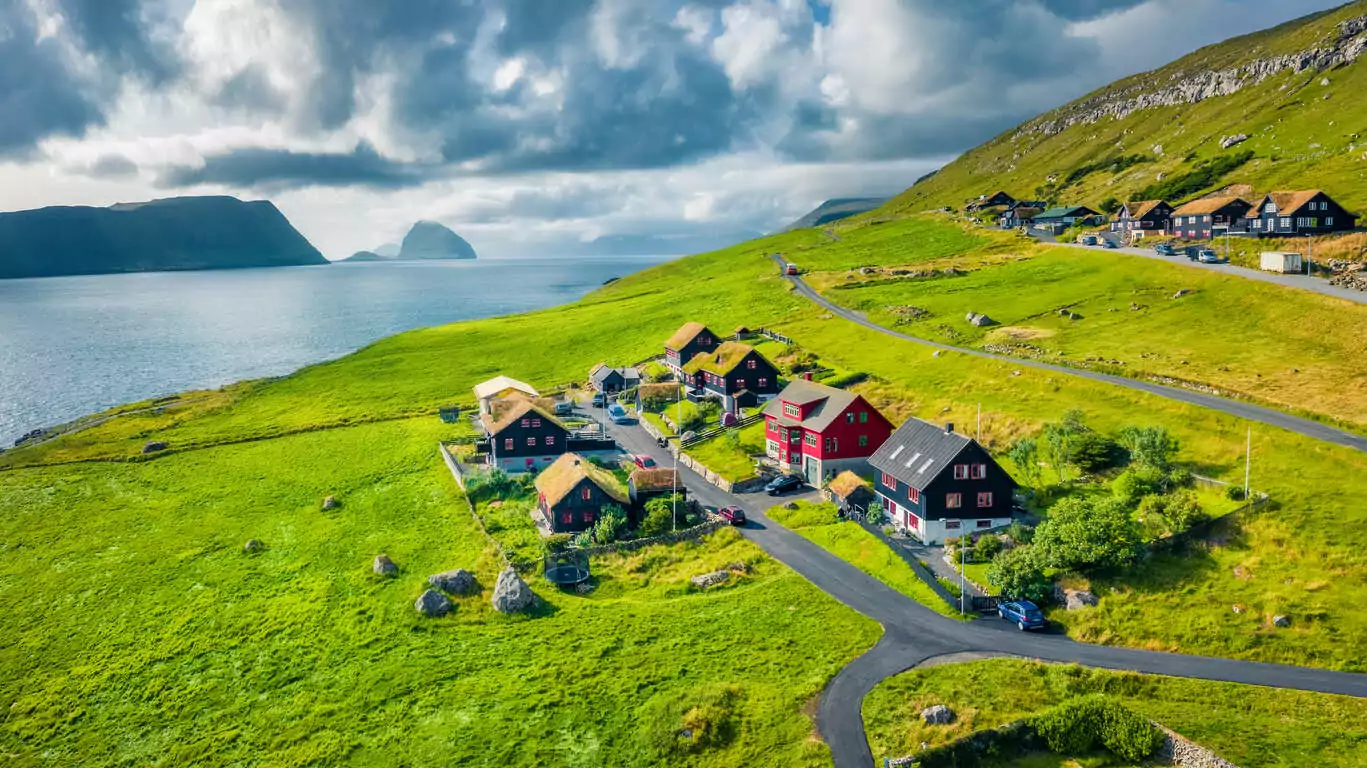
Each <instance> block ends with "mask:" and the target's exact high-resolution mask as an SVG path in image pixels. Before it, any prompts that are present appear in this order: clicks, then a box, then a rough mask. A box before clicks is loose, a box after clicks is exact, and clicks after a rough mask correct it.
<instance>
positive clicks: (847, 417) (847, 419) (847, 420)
mask: <svg viewBox="0 0 1367 768" xmlns="http://www.w3.org/2000/svg"><path fill="white" fill-rule="evenodd" d="M845 423H846V424H853V423H854V411H850V412H849V413H847V414H845Z"/></svg>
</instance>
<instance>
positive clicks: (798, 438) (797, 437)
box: [788, 429, 802, 445]
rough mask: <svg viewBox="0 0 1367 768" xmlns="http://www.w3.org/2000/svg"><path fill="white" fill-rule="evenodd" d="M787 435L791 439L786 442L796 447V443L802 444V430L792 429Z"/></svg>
mask: <svg viewBox="0 0 1367 768" xmlns="http://www.w3.org/2000/svg"><path fill="white" fill-rule="evenodd" d="M789 434H790V435H792V437H791V439H789V440H788V442H790V443H792V444H793V445H797V444H798V443H800V442H802V430H800V429H794V430H793V431H792V432H790V433H789Z"/></svg>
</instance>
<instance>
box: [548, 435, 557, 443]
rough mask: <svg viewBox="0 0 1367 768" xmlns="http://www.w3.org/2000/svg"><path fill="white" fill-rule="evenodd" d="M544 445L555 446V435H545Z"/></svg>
mask: <svg viewBox="0 0 1367 768" xmlns="http://www.w3.org/2000/svg"><path fill="white" fill-rule="evenodd" d="M546 445H555V435H546Z"/></svg>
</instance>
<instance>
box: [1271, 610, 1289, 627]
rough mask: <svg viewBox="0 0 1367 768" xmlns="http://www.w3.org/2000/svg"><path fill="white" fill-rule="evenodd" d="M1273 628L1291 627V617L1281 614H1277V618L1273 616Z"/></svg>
mask: <svg viewBox="0 0 1367 768" xmlns="http://www.w3.org/2000/svg"><path fill="white" fill-rule="evenodd" d="M1272 626H1274V627H1289V626H1291V617H1290V616H1287V615H1285V614H1280V613H1279V614H1277V615H1276V616H1273V617H1272Z"/></svg>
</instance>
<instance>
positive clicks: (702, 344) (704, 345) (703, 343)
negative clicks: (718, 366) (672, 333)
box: [665, 330, 721, 368]
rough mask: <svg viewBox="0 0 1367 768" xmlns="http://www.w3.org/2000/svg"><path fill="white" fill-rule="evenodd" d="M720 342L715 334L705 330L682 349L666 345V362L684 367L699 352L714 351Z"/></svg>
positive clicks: (673, 365)
mask: <svg viewBox="0 0 1367 768" xmlns="http://www.w3.org/2000/svg"><path fill="white" fill-rule="evenodd" d="M720 343H721V342H720V340H719V339H717V337H716V335H715V334H713V333H712V332H711V331H707V330H705V331H703V332H701V333H699V334H698V335H697V336H694V337H693V340H692V341H690V342H688V343H687V344H685V345H684V346H683V348H682V349H677V350H676V349H670V348H669V347H665V363H666V364H667V365H669V366H671V367H674V368H682V367H683V366H684V365H686V364H687V363H688V361H689V360H692V359H693V358H694V356H696V355H697V354H698V353H699V352H712V351H713V350H715V349H716V348H717V345H718V344H720Z"/></svg>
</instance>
